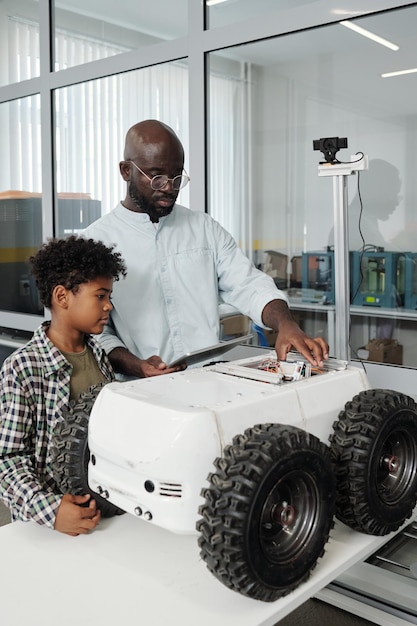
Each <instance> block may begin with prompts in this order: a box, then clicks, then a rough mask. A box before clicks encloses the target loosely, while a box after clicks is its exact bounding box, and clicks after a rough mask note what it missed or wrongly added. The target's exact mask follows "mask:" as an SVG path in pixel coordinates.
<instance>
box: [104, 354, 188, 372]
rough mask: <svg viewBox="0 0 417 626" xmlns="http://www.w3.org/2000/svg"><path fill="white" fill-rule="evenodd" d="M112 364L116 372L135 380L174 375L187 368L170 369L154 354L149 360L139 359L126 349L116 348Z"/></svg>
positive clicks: (111, 360)
mask: <svg viewBox="0 0 417 626" xmlns="http://www.w3.org/2000/svg"><path fill="white" fill-rule="evenodd" d="M109 359H110V363H111V364H112V366H113V369H114V371H115V372H119V373H120V374H126V375H127V376H134V377H135V378H150V377H151V376H161V374H173V373H174V372H180V371H182V370H184V369H185V368H186V365H185V363H184V364H183V365H176V366H175V367H168V366H167V364H166V363H164V362H163V361H162V359H161V357H159V356H157V355H156V354H154V355H153V356H150V357H149V358H147V359H139V358H138V357H137V356H135V355H134V354H132V353H131V352H129V350H127V349H126V348H115V349H114V350H112V351H111V352H110V354H109Z"/></svg>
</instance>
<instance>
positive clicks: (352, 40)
mask: <svg viewBox="0 0 417 626" xmlns="http://www.w3.org/2000/svg"><path fill="white" fill-rule="evenodd" d="M328 2H329V0H257V1H256V2H254V0H228V2H227V3H225V4H222V5H217V6H216V7H212V8H211V9H210V15H211V17H212V21H211V24H212V25H213V22H215V20H217V21H221V22H222V23H227V22H233V21H235V20H234V19H233V16H234V17H235V18H236V15H239V18H240V19H243V18H245V17H251V16H252V15H253V13H254V11H256V12H257V13H258V14H259V15H262V14H264V13H265V15H267V14H268V6H269V7H270V9H271V10H274V11H276V10H277V8H279V9H282V10H292V9H294V10H296V9H297V7H298V8H303V10H305V11H307V12H308V11H315V10H317V7H319V6H323V3H328ZM398 4H401V3H397V2H393V3H392V5H398ZM56 5H57V6H60V7H62V8H64V7H65V8H66V9H67V10H71V11H74V12H76V13H81V14H84V15H90V16H93V17H95V18H96V19H97V17H98V16H100V17H101V18H102V19H103V20H105V21H109V22H112V23H117V24H119V25H123V26H127V27H130V28H132V25H140V30H141V31H142V32H146V33H148V34H153V35H156V36H158V37H161V38H163V39H171V38H174V37H180V36H185V35H186V34H187V27H188V21H187V5H188V2H187V0H168V1H167V2H163V1H162V0H157V1H155V0H154V1H153V2H149V0H135V1H134V2H132V1H124V2H123V1H121V2H117V3H116V2H114V0H88V2H87V3H86V2H85V0H71V1H69V0H68V2H67V1H60V0H57V2H56ZM162 6H163V7H164V8H163V10H161V7H162ZM334 6H341V5H340V3H339V4H338V5H337V3H334ZM348 6H349V5H348ZM86 7H88V9H87V8H86ZM341 18H342V19H343V15H341ZM355 22H356V23H357V24H358V25H360V26H362V27H364V28H366V29H368V30H371V31H372V32H374V33H376V34H377V35H379V36H381V37H384V38H386V39H388V40H389V41H392V42H393V43H396V44H397V45H398V46H399V47H400V49H399V51H397V52H393V51H391V50H389V49H387V48H385V47H383V46H381V45H380V44H377V43H375V42H373V41H370V40H368V39H366V38H365V37H362V36H360V35H358V34H357V33H354V32H352V31H350V30H348V29H347V28H344V27H343V26H341V25H339V24H337V23H335V24H332V25H330V26H326V27H320V28H316V29H313V30H310V31H304V32H301V33H297V34H292V35H288V36H281V37H277V38H273V39H269V40H267V41H263V42H259V43H254V44H249V45H245V46H239V47H236V48H232V49H228V50H227V51H223V52H222V53H221V54H222V55H224V56H228V57H229V58H234V59H237V60H244V61H247V62H250V63H255V64H259V65H261V66H267V67H269V69H270V71H276V72H277V73H278V74H279V75H281V76H286V75H288V76H289V77H294V72H295V71H296V70H297V66H300V65H302V66H304V72H302V73H304V74H305V75H307V76H308V75H309V72H308V64H309V63H310V64H311V67H312V68H313V67H314V68H316V69H317V68H318V67H323V68H324V69H323V72H327V73H328V74H327V75H328V80H329V85H328V87H329V89H330V90H332V91H333V92H334V93H335V94H337V95H338V97H339V98H343V97H346V98H349V97H351V94H355V98H357V97H358V96H357V94H358V93H360V94H361V97H362V98H363V106H364V107H366V106H372V107H376V108H378V107H379V108H380V109H381V113H383V112H384V111H385V112H386V113H387V112H388V113H389V112H390V111H392V114H393V115H398V116H404V115H409V116H413V117H414V116H415V115H416V113H417V74H410V75H408V76H401V77H396V78H385V79H382V78H381V77H380V75H381V73H383V72H389V71H394V70H400V69H406V68H410V67H416V66H417V38H416V26H417V6H414V7H413V6H411V7H410V6H409V7H406V8H403V9H397V10H393V11H387V12H385V13H381V14H376V15H372V16H369V17H366V18H357V19H356V20H355ZM315 75H316V73H315V72H311V74H310V76H315ZM324 75H326V74H324ZM330 83H331V84H330Z"/></svg>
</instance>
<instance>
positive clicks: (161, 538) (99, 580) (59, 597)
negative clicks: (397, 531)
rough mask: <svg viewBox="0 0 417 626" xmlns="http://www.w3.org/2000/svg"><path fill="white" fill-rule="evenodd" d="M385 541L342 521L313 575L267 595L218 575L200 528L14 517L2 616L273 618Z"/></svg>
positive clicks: (209, 624) (0, 547)
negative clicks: (55, 523) (60, 526)
mask: <svg viewBox="0 0 417 626" xmlns="http://www.w3.org/2000/svg"><path fill="white" fill-rule="evenodd" d="M386 541H387V537H370V536H368V535H363V534H360V533H356V532H354V531H352V530H350V529H348V528H347V527H345V526H344V525H343V524H339V523H337V524H336V527H335V529H333V531H332V535H331V539H330V541H329V543H328V545H327V548H326V554H325V556H324V558H323V559H321V560H320V562H319V564H318V566H317V567H316V568H315V570H314V571H313V574H312V576H311V578H310V579H309V581H308V582H307V583H304V584H303V585H301V586H300V587H298V588H297V589H296V590H295V591H293V592H292V593H291V594H290V595H288V596H286V597H284V598H281V599H280V600H277V601H276V602H273V603H264V602H261V601H258V600H252V599H250V598H246V597H244V596H242V595H240V594H238V593H236V592H233V591H231V590H229V589H227V588H226V587H225V586H224V585H222V584H221V583H220V582H219V581H218V580H216V578H214V576H213V575H212V574H211V573H210V572H209V571H208V570H207V568H206V566H205V565H204V563H203V562H202V561H201V560H200V557H199V549H198V546H197V536H196V535H174V534H172V533H170V532H168V531H166V530H163V529H160V528H157V527H156V526H153V525H152V524H149V523H147V522H145V521H141V520H137V519H136V518H134V517H133V516H131V515H127V514H126V515H123V516H121V517H115V518H112V519H110V520H103V521H102V522H101V523H100V526H99V527H98V529H97V530H96V531H94V532H93V533H91V534H90V535H83V536H79V537H69V536H67V535H63V534H60V533H57V532H54V531H52V530H49V529H47V528H44V527H41V526H38V525H37V524H35V523H32V522H30V523H23V522H18V523H14V524H9V525H6V526H3V527H2V528H0V588H1V591H0V593H1V600H0V623H1V624H4V625H5V626H6V625H7V626H20V625H22V626H23V625H25V626H26V625H27V624H31V626H56V625H57V624H59V626H74V625H76V626H84V625H88V626H96V625H98V624H99V625H100V626H114V625H115V624H117V625H119V624H123V625H124V624H146V626H159V625H166V624H175V625H176V624H181V626H197V625H198V626H213V624H215V625H216V626H223V625H225V626H226V625H230V626H234V625H236V626H273V625H274V624H276V623H277V622H278V621H279V620H280V619H282V618H283V617H285V616H286V615H287V614H288V613H290V612H291V611H293V610H294V609H295V608H297V607H298V606H299V605H300V604H302V603H303V602H304V601H305V600H307V599H308V598H309V597H311V596H313V595H314V594H315V593H317V592H318V591H319V590H320V589H321V588H322V587H324V586H325V585H327V584H328V583H329V582H330V581H331V580H333V579H334V578H336V577H337V576H338V574H340V573H341V572H342V571H344V570H346V569H347V568H348V567H350V565H352V564H354V563H355V562H357V561H358V560H363V559H364V558H366V557H367V556H368V555H370V554H371V553H372V552H374V551H375V550H376V549H378V547H379V546H380V545H381V544H383V543H385V542H386Z"/></svg>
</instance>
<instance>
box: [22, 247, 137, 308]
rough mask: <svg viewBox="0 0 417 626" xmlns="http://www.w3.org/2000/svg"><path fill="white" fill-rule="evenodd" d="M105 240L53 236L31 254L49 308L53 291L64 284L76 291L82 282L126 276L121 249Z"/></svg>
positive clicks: (38, 282) (39, 288)
mask: <svg viewBox="0 0 417 626" xmlns="http://www.w3.org/2000/svg"><path fill="white" fill-rule="evenodd" d="M113 249H114V246H112V247H110V248H108V247H107V246H105V245H104V243H102V242H101V241H95V240H94V239H85V238H84V237H76V236H75V235H71V236H70V237H67V238H66V239H50V240H49V241H48V242H47V243H45V244H43V245H42V246H41V247H40V248H39V250H38V251H37V253H36V254H35V255H33V256H31V257H30V259H29V261H30V263H31V265H32V269H31V271H32V274H33V275H34V276H35V279H36V286H37V288H38V290H39V297H40V300H41V302H42V304H43V305H44V306H45V307H46V308H48V309H49V308H50V307H51V301H52V292H53V290H54V288H55V287H56V286H57V285H63V286H64V287H65V288H66V289H70V290H71V291H72V292H73V293H76V292H77V291H78V289H79V286H80V285H81V284H82V283H87V282H89V281H90V280H95V279H96V278H98V277H101V276H104V277H106V278H114V280H119V276H120V274H121V275H122V276H126V274H127V271H126V265H125V262H124V260H123V259H122V256H121V254H120V252H113Z"/></svg>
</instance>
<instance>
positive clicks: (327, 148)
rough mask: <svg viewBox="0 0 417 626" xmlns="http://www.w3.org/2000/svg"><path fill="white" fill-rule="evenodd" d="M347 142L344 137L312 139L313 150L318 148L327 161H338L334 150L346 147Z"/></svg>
mask: <svg viewBox="0 0 417 626" xmlns="http://www.w3.org/2000/svg"><path fill="white" fill-rule="evenodd" d="M347 147H348V142H347V138H346V137H324V138H322V139H314V140H313V148H314V150H320V151H321V152H322V153H323V155H324V158H325V159H326V162H327V163H339V161H338V160H337V159H336V152H337V151H338V150H340V149H341V148H347Z"/></svg>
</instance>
